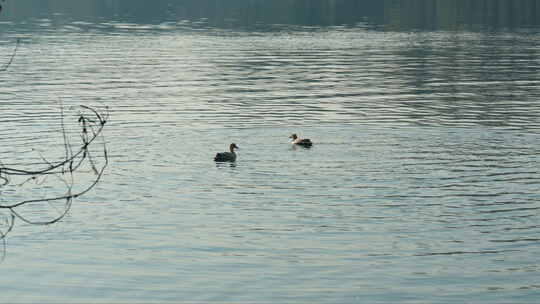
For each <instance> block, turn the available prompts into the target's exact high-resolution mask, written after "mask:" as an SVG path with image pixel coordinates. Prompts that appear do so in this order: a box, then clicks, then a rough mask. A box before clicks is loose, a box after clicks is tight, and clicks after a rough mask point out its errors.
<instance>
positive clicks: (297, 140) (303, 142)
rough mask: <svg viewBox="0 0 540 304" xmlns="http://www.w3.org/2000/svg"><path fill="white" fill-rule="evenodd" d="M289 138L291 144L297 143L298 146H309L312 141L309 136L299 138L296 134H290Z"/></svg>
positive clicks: (311, 144)
mask: <svg viewBox="0 0 540 304" xmlns="http://www.w3.org/2000/svg"><path fill="white" fill-rule="evenodd" d="M289 138H292V142H291V143H292V144H293V145H298V146H302V147H311V146H313V142H312V141H311V139H309V138H300V137H298V135H296V134H292V135H291V136H289Z"/></svg>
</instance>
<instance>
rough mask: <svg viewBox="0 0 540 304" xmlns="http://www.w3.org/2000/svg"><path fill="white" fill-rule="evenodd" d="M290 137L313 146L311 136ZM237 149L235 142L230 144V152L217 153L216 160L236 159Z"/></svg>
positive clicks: (293, 141) (294, 135) (292, 142)
mask: <svg viewBox="0 0 540 304" xmlns="http://www.w3.org/2000/svg"><path fill="white" fill-rule="evenodd" d="M289 138H291V139H292V141H291V144H293V145H295V146H302V147H306V148H309V147H311V146H313V142H312V141H311V140H310V139H309V138H300V137H298V135H296V134H293V135H291V136H289ZM236 149H240V148H238V146H237V145H236V144H235V143H232V144H231V145H230V146H229V152H219V153H217V154H216V156H215V157H214V160H215V161H217V162H227V161H228V162H233V161H236V152H235V150H236Z"/></svg>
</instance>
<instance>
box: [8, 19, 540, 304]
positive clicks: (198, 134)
mask: <svg viewBox="0 0 540 304" xmlns="http://www.w3.org/2000/svg"><path fill="white" fill-rule="evenodd" d="M48 26H49V25H45V26H44V27H45V29H47V28H48ZM10 35H11V36H13V37H15V36H17V35H19V33H18V32H16V31H13V32H12V33H10ZM4 41H9V39H7V38H6V39H5V40H4ZM538 42H539V37H538V35H537V34H532V33H530V34H529V33H514V32H508V33H505V32H502V33H482V32H479V33H458V32H417V33H398V32H380V31H370V30H367V29H363V28H327V29H315V30H314V29H310V30H305V29H304V30H294V31H292V30H291V31H282V32H257V33H252V34H251V33H249V32H235V31H223V30H214V29H201V30H198V31H194V30H186V29H185V28H182V27H180V28H177V27H175V26H169V27H167V28H155V27H150V28H148V27H137V26H136V25H131V24H123V25H122V24H114V26H111V24H81V23H73V24H70V25H68V26H65V27H63V28H62V29H61V30H60V31H48V30H45V31H43V32H41V34H40V35H39V36H34V35H32V36H28V37H26V38H25V39H23V44H22V45H21V49H20V53H19V54H18V56H17V58H16V61H15V62H14V63H13V66H12V67H11V68H10V70H9V71H8V72H7V73H3V74H1V75H0V81H1V82H2V88H1V94H0V98H1V100H0V102H1V103H2V108H3V110H2V113H1V115H2V119H1V120H0V125H1V128H0V134H1V138H2V145H1V149H2V153H3V155H6V157H8V156H9V157H13V158H15V159H17V161H19V160H20V159H21V158H23V157H24V155H26V154H25V153H28V154H31V152H30V148H31V144H34V145H38V146H40V148H41V149H42V150H46V149H47V147H45V146H43V145H46V144H47V143H48V142H50V141H48V140H45V139H44V134H54V131H55V130H58V108H59V101H58V100H59V99H61V100H62V102H63V103H64V104H65V105H66V106H69V105H74V104H79V103H83V104H106V105H109V106H110V107H111V108H112V113H111V117H112V119H111V124H110V125H109V126H108V127H109V129H108V130H107V139H108V142H109V148H110V152H111V153H110V154H111V157H112V165H111V168H110V169H109V171H108V174H107V176H106V177H105V178H104V180H103V182H102V183H101V184H100V185H99V188H98V189H96V190H95V191H94V192H93V193H91V194H90V195H88V196H87V197H85V198H82V199H81V200H80V201H79V203H78V204H76V206H75V208H74V209H73V212H72V214H71V216H70V217H69V218H67V219H66V220H65V221H63V222H61V223H59V224H57V225H54V226H50V227H45V228H42V227H32V226H25V225H20V224H18V225H17V227H16V229H15V231H14V232H13V233H12V234H11V235H10V238H9V243H8V259H7V260H6V261H5V262H4V264H2V266H1V267H3V268H4V271H6V273H7V272H9V273H10V276H3V278H2V284H3V285H4V286H13V288H10V289H9V290H6V291H5V292H4V295H3V296H4V297H5V299H6V300H8V301H26V302H28V301H37V300H40V301H49V302H57V301H72V300H73V301H75V302H85V301H102V302H110V301H114V300H117V301H118V300H124V301H143V302H144V301H178V300H191V301H235V302H238V301H279V302H285V301H302V302H306V301H309V302H357V301H362V300H370V301H371V302H373V300H374V301H380V302H395V301H399V302H419V301H427V302H477V303H481V302H486V303H494V302H508V301H510V300H514V299H519V301H521V302H529V303H533V302H534V301H535V300H536V299H537V297H536V296H537V295H538V289H539V288H540V282H538V279H537V277H538V271H539V269H538V266H537V264H538V263H537V261H538V259H537V256H538V254H539V253H540V246H539V245H538V244H539V237H538V232H539V228H540V226H539V225H538V210H539V209H540V204H539V203H538V199H539V198H540V194H539V192H538V188H539V187H538V185H539V179H540V172H539V171H538V167H539V166H538V164H539V155H540V154H539V149H540V148H539V147H540V145H539V143H540V140H539V132H538V131H539V125H540V119H539V117H540V115H539V114H540V113H539V109H540V107H539V104H538V102H539V101H538V100H539V99H538V97H539V89H538V84H539V82H540V75H539V74H538V68H539V65H540V60H539V58H540V57H539V54H538V49H539V48H538ZM11 47H12V46H11V45H9V44H7V43H3V44H2V46H1V48H2V54H9V50H11ZM517 50H519V51H517ZM293 132H296V133H300V134H301V135H305V136H308V137H311V138H312V140H313V141H314V142H315V146H314V147H313V148H312V149H293V148H292V147H290V145H289V144H288V143H287V137H288V136H289V135H290V134H291V133H293ZM47 136H48V135H47ZM231 142H236V143H237V144H238V145H239V146H240V148H241V150H240V151H239V159H238V161H237V163H236V164H234V165H230V164H215V163H214V162H213V161H212V157H213V154H214V153H215V152H218V151H223V150H225V149H226V147H227V146H228V144H229V143H231ZM23 152H25V153H23ZM21 154H22V155H21ZM31 155H33V154H31ZM13 282H27V283H28V284H22V285H21V284H17V286H16V287H14V284H13ZM81 286H85V288H84V289H82V290H81Z"/></svg>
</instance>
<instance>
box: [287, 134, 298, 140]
mask: <svg viewBox="0 0 540 304" xmlns="http://www.w3.org/2000/svg"><path fill="white" fill-rule="evenodd" d="M289 138H292V139H293V140H295V139H297V138H298V136H297V135H296V134H292V135H291V136H289Z"/></svg>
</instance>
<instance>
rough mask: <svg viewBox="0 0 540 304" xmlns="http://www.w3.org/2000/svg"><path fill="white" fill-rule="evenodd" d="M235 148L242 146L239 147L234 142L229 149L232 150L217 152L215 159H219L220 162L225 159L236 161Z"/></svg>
mask: <svg viewBox="0 0 540 304" xmlns="http://www.w3.org/2000/svg"><path fill="white" fill-rule="evenodd" d="M234 149H240V148H238V146H237V145H236V144H235V143H232V144H231V145H230V146H229V150H230V151H231V152H219V153H217V154H216V156H215V157H214V161H219V162H225V161H230V162H233V161H236V153H235V152H234Z"/></svg>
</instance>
